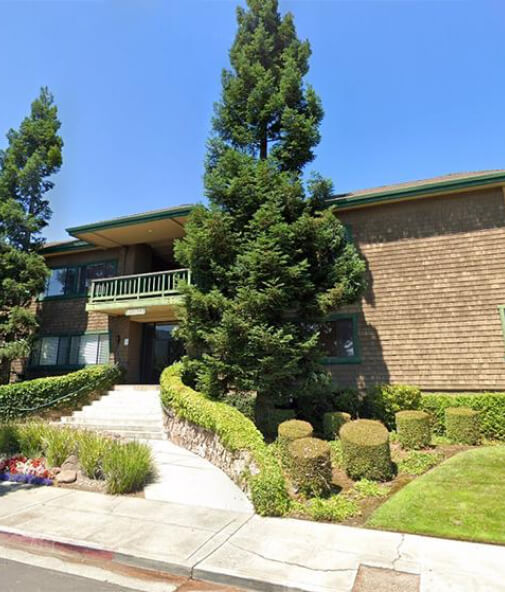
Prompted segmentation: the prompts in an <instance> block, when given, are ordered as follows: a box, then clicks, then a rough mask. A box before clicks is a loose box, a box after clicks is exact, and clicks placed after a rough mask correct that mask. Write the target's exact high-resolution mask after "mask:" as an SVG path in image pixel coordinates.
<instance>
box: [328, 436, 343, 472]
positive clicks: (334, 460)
mask: <svg viewBox="0 0 505 592" xmlns="http://www.w3.org/2000/svg"><path fill="white" fill-rule="evenodd" d="M328 446H329V447H330V457H331V464H332V466H334V467H337V468H338V469H343V468H344V455H343V453H342V442H341V441H340V440H330V441H329V442H328Z"/></svg>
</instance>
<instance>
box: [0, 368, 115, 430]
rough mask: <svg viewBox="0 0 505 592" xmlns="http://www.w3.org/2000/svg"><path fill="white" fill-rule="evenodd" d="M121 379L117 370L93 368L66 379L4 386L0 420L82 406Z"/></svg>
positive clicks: (32, 381) (0, 398)
mask: <svg viewBox="0 0 505 592" xmlns="http://www.w3.org/2000/svg"><path fill="white" fill-rule="evenodd" d="M120 378H121V370H120V369H119V368H118V367H117V366H109V365H107V366H89V367H88V368H84V369H82V370H78V371H77V372H71V373H70V374H65V375H63V376H49V377H47V378H36V379H35V380H25V381H23V382H16V383H13V384H5V385H1V386H0V418H1V419H13V418H16V417H22V416H24V415H29V414H30V413H42V412H43V411H45V410H47V409H61V408H66V407H68V406H69V404H71V405H75V406H78V405H79V404H81V403H83V402H85V401H86V400H87V399H88V398H89V395H91V394H94V393H97V394H99V393H101V392H105V391H107V390H109V389H110V388H111V387H112V385H114V384H115V383H116V382H118V381H119V379H120Z"/></svg>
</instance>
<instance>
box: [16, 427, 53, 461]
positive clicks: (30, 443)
mask: <svg viewBox="0 0 505 592" xmlns="http://www.w3.org/2000/svg"><path fill="white" fill-rule="evenodd" d="M48 429H54V428H49V426H48V425H47V424H45V423H43V422H41V421H29V422H26V423H20V424H18V441H19V452H21V454H23V455H24V456H27V457H28V458H38V457H39V456H43V455H44V435H45V434H46V432H47V431H48Z"/></svg>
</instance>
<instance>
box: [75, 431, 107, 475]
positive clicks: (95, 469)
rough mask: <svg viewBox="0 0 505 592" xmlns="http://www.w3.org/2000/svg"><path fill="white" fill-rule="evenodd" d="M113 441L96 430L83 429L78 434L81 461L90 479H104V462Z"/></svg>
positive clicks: (83, 469)
mask: <svg viewBox="0 0 505 592" xmlns="http://www.w3.org/2000/svg"><path fill="white" fill-rule="evenodd" d="M111 444H112V441H111V439H110V438H106V437H105V436H102V435H100V434H97V433H95V432H87V431H82V432H79V434H78V435H77V449H78V454H79V462H80V464H81V468H82V471H83V473H84V474H85V475H86V476H87V477H89V478H90V479H103V478H104V470H103V462H104V457H105V454H106V452H107V449H108V448H110V446H111Z"/></svg>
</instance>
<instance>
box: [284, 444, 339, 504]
mask: <svg viewBox="0 0 505 592" xmlns="http://www.w3.org/2000/svg"><path fill="white" fill-rule="evenodd" d="M288 454H289V458H290V463H289V464H290V473H291V480H292V481H293V484H294V485H295V486H296V488H297V490H298V491H299V492H300V493H303V494H304V495H307V496H316V497H319V496H321V495H325V494H328V493H329V491H330V487H331V459H330V446H329V444H328V442H325V441H324V440H319V439H318V438H300V439H297V440H294V441H293V442H291V444H289V446H288Z"/></svg>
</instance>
